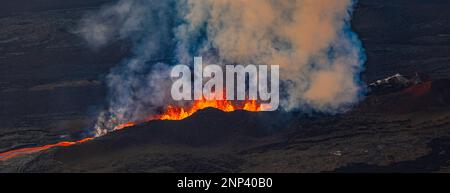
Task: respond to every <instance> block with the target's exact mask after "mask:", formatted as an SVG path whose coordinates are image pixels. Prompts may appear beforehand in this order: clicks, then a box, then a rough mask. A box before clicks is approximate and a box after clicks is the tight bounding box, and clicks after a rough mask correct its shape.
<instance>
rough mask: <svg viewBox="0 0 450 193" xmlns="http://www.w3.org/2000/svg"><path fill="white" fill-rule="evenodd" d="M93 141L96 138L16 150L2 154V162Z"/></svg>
mask: <svg viewBox="0 0 450 193" xmlns="http://www.w3.org/2000/svg"><path fill="white" fill-rule="evenodd" d="M93 139H94V138H84V139H82V140H79V141H62V142H59V143H55V144H49V145H44V146H41V147H28V148H22V149H15V150H11V151H7V152H3V153H0V161H4V160H7V159H10V158H13V157H16V156H18V155H23V154H29V153H35V152H39V151H43V150H47V149H50V148H54V147H68V146H72V145H76V144H80V143H84V142H87V141H90V140H93Z"/></svg>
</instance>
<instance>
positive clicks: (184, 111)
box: [0, 99, 261, 161]
mask: <svg viewBox="0 0 450 193" xmlns="http://www.w3.org/2000/svg"><path fill="white" fill-rule="evenodd" d="M206 108H216V109H219V110H222V111H224V112H232V111H235V110H245V111H251V112H258V111H261V104H259V103H258V101H256V100H246V101H243V102H232V101H226V100H206V99H203V100H199V101H195V102H194V103H193V104H192V105H190V106H188V107H177V106H173V105H169V106H168V107H167V108H166V110H165V111H164V113H162V114H160V115H156V116H152V117H150V118H149V119H148V120H145V121H144V122H148V121H152V120H183V119H185V118H187V117H189V116H191V115H193V114H194V113H195V112H197V111H198V110H202V109H206ZM139 123H142V122H129V123H124V124H120V125H117V126H116V127H114V130H121V129H125V128H127V127H131V126H134V125H137V124H139ZM93 139H94V138H85V139H82V140H79V141H75V142H71V141H63V142H59V143H56V144H50V145H44V146H41V147H30V148H22V149H16V150H11V151H7V152H3V153H0V161H4V160H7V159H10V158H12V157H16V156H19V155H23V154H29V153H36V152H39V151H43V150H47V149H50V148H54V147H68V146H73V145H76V144H80V143H84V142H87V141H90V140H93Z"/></svg>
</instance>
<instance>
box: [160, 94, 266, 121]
mask: <svg viewBox="0 0 450 193" xmlns="http://www.w3.org/2000/svg"><path fill="white" fill-rule="evenodd" d="M206 108H216V109H219V110H222V111H224V112H232V111H235V110H246V111H251V112H258V111H261V105H260V104H259V103H258V102H257V101H256V100H246V101H244V102H241V104H239V103H233V102H232V101H226V100H206V99H203V100H199V101H195V102H194V103H193V104H192V105H191V106H190V107H176V106H172V105H169V106H168V107H167V109H166V111H165V112H164V113H163V114H161V115H158V116H156V118H154V119H157V120H183V119H185V118H187V117H190V116H191V115H193V114H194V113H195V112H197V111H198V110H202V109H206Z"/></svg>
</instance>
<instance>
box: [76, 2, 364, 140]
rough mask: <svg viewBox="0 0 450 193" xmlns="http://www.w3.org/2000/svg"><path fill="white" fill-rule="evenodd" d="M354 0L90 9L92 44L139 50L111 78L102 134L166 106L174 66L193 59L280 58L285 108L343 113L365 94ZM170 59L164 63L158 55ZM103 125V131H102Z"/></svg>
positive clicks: (85, 28)
mask: <svg viewBox="0 0 450 193" xmlns="http://www.w3.org/2000/svg"><path fill="white" fill-rule="evenodd" d="M354 3H355V2H354V1H352V0H339V1H337V0H178V1H176V0H168V1H162V0H161V1H158V0H120V1H118V2H117V3H116V4H114V5H110V6H107V7H104V8H102V9H101V10H100V12H98V13H95V14H92V15H88V16H87V17H86V18H85V19H84V20H83V21H82V25H81V29H80V31H81V33H82V34H83V37H84V38H85V39H86V40H87V41H88V42H90V43H91V44H92V45H93V46H94V47H101V46H103V45H106V44H107V43H108V42H110V41H113V40H115V39H126V40H131V42H132V43H133V45H134V48H133V54H132V56H131V57H130V58H129V59H126V60H124V62H123V64H121V65H120V66H119V67H117V68H116V69H114V70H112V72H111V74H110V75H109V76H108V85H109V88H110V104H109V109H108V111H107V112H105V113H103V116H100V118H99V124H98V128H103V130H102V131H101V132H100V133H102V132H106V131H107V130H108V129H109V130H110V129H112V125H114V124H117V123H123V122H127V121H133V120H139V119H143V118H144V117H145V116H148V115H151V114H152V113H154V111H155V110H156V109H157V108H159V107H162V106H164V105H166V104H167V103H168V102H170V101H168V98H170V97H169V95H168V93H170V85H167V84H170V83H171V81H170V80H168V77H169V73H168V68H169V66H170V65H173V64H178V63H181V64H192V60H193V57H194V56H203V57H204V58H206V61H213V62H214V63H222V64H233V63H237V64H244V65H245V64H268V65H280V67H281V68H280V70H281V71H280V79H281V81H282V84H283V85H282V86H283V87H282V88H283V90H282V92H283V93H282V98H281V100H282V104H281V105H282V108H283V109H285V110H294V109H296V110H303V111H319V112H325V113H339V112H342V111H344V110H346V109H347V108H348V107H349V106H350V105H352V104H354V103H355V102H357V101H358V100H359V97H360V95H361V92H362V90H361V88H362V87H361V86H360V82H359V73H360V72H361V71H362V69H363V63H364V54H363V49H362V47H361V44H360V41H359V40H358V38H357V36H356V34H355V33H353V32H352V31H351V28H350V19H351V13H352V11H353V10H352V9H353V6H354ZM161 57H163V58H169V59H168V60H165V64H162V63H160V62H156V61H159V59H161ZM104 129H106V130H104Z"/></svg>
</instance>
